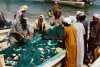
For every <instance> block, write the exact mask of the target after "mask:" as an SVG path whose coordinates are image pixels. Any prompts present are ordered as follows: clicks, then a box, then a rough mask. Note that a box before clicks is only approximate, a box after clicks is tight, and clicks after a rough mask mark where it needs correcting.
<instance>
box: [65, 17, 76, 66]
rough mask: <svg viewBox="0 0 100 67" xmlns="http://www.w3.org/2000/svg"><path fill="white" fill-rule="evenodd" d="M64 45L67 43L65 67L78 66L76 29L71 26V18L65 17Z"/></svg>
mask: <svg viewBox="0 0 100 67" xmlns="http://www.w3.org/2000/svg"><path fill="white" fill-rule="evenodd" d="M63 22H64V34H63V45H65V49H66V56H65V65H64V67H77V36H76V29H75V28H74V27H73V26H71V24H72V23H71V22H72V21H71V19H70V18H68V17H67V18H64V20H63Z"/></svg>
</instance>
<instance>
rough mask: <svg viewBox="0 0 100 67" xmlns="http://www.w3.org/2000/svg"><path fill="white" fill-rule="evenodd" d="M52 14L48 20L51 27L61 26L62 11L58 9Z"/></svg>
mask: <svg viewBox="0 0 100 67" xmlns="http://www.w3.org/2000/svg"><path fill="white" fill-rule="evenodd" d="M53 13H54V16H53V17H52V18H51V19H50V24H51V26H54V27H58V26H59V25H62V22H63V19H64V17H63V16H62V11H61V10H60V9H56V10H55V11H54V12H53Z"/></svg>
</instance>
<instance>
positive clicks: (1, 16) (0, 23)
mask: <svg viewBox="0 0 100 67" xmlns="http://www.w3.org/2000/svg"><path fill="white" fill-rule="evenodd" d="M11 25H12V23H11V22H7V21H6V20H5V17H4V14H3V13H2V12H0V28H4V27H5V26H6V27H11Z"/></svg>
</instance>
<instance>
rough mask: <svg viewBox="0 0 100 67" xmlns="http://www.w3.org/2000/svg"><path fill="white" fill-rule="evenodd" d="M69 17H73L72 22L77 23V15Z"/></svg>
mask: <svg viewBox="0 0 100 67" xmlns="http://www.w3.org/2000/svg"><path fill="white" fill-rule="evenodd" d="M69 18H70V19H71V21H72V23H76V21H77V20H76V17H75V16H69Z"/></svg>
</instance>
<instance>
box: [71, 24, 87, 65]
mask: <svg viewBox="0 0 100 67" xmlns="http://www.w3.org/2000/svg"><path fill="white" fill-rule="evenodd" d="M73 26H74V27H75V28H76V31H77V49H78V50H77V67H83V59H84V37H83V35H84V34H85V29H84V26H83V24H82V23H80V22H77V23H75V24H73Z"/></svg>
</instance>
